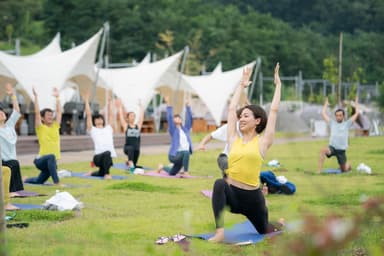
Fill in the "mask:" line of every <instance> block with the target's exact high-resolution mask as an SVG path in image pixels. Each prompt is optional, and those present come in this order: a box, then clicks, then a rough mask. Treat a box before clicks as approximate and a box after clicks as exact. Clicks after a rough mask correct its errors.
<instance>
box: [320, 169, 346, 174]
mask: <svg viewBox="0 0 384 256" xmlns="http://www.w3.org/2000/svg"><path fill="white" fill-rule="evenodd" d="M321 173H327V174H341V173H343V172H342V171H341V170H340V169H326V170H323V171H322V172H321Z"/></svg>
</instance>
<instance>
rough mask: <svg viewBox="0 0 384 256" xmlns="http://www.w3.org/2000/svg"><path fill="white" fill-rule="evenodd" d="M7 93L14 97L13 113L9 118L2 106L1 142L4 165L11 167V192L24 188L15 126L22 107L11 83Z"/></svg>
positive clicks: (0, 114) (0, 119) (9, 189)
mask: <svg viewBox="0 0 384 256" xmlns="http://www.w3.org/2000/svg"><path fill="white" fill-rule="evenodd" d="M5 92H6V94H7V95H8V96H9V97H10V98H11V99H12V107H13V109H12V113H11V115H10V116H9V118H8V119H7V115H6V114H5V112H4V109H2V108H0V144H1V161H2V164H3V166H7V167H9V168H10V169H11V179H10V183H9V187H8V188H7V189H8V191H9V192H16V191H19V190H24V185H23V180H22V177H21V172H20V163H19V161H17V159H16V142H17V134H16V130H15V126H16V123H17V121H18V120H19V118H20V116H21V115H20V108H19V103H18V102H17V97H16V94H15V92H14V90H13V87H12V85H11V84H9V83H7V84H6V85H5Z"/></svg>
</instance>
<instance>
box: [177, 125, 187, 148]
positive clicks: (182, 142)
mask: <svg viewBox="0 0 384 256" xmlns="http://www.w3.org/2000/svg"><path fill="white" fill-rule="evenodd" d="M179 132H180V142H179V148H178V149H177V151H189V142H188V139H187V135H185V133H184V131H183V129H181V128H179Z"/></svg>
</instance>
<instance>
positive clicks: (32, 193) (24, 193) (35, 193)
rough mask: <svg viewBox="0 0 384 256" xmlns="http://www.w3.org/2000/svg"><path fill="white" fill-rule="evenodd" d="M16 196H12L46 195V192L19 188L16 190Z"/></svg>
mask: <svg viewBox="0 0 384 256" xmlns="http://www.w3.org/2000/svg"><path fill="white" fill-rule="evenodd" d="M15 193H16V194H14V196H12V197H33V196H46V194H40V193H37V192H33V191H27V190H19V191H16V192H15Z"/></svg>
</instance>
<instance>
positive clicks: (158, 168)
mask: <svg viewBox="0 0 384 256" xmlns="http://www.w3.org/2000/svg"><path fill="white" fill-rule="evenodd" d="M163 168H164V165H163V164H159V165H158V166H157V170H156V171H157V172H158V173H160V172H161V171H162V170H163Z"/></svg>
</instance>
